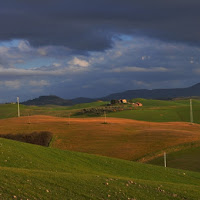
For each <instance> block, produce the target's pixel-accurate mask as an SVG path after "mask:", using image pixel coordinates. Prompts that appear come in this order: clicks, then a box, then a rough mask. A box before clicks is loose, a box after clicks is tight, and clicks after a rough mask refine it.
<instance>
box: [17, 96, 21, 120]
mask: <svg viewBox="0 0 200 200" xmlns="http://www.w3.org/2000/svg"><path fill="white" fill-rule="evenodd" d="M17 108H18V117H20V110H19V97H17Z"/></svg>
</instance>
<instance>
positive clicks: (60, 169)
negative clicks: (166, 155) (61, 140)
mask: <svg viewBox="0 0 200 200" xmlns="http://www.w3.org/2000/svg"><path fill="white" fill-rule="evenodd" d="M0 153H1V156H0V170H1V173H0V182H1V184H0V199H2V200H7V199H41V200H43V199H44V200H45V199H48V200H49V199H54V200H57V199H58V200H60V199H73V200H74V199H78V200H82V199H113V200H116V199H145V200H152V199H156V200H157V199H162V200H163V199H164V200H165V199H166V200H167V199H190V200H193V199H198V198H199V196H200V173H196V172H190V171H183V170H177V169H170V168H167V169H164V168H163V167H159V166H153V165H148V164H141V163H136V162H131V161H124V160H119V159H112V158H107V157H101V156H95V155H89V154H83V153H75V152H70V151H62V150H59V149H53V148H47V147H46V148H45V147H41V146H37V145H31V144H26V143H21V142H16V141H11V140H7V139H2V138H0Z"/></svg>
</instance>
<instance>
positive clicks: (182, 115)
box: [108, 99, 200, 123]
mask: <svg viewBox="0 0 200 200" xmlns="http://www.w3.org/2000/svg"><path fill="white" fill-rule="evenodd" d="M136 101H139V102H141V103H142V104H143V107H137V108H136V109H133V110H124V111H121V112H112V113H109V114H108V117H118V118H127V119H135V120H142V121H151V122H171V121H180V122H189V121H190V102H189V100H177V101H164V100H146V99H135V100H133V102H136ZM193 116H194V122H195V123H200V100H193Z"/></svg>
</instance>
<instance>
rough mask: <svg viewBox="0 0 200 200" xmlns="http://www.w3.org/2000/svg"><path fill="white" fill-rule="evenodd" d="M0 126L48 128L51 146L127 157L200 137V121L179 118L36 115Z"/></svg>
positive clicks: (25, 130) (13, 130)
mask: <svg viewBox="0 0 200 200" xmlns="http://www.w3.org/2000/svg"><path fill="white" fill-rule="evenodd" d="M69 123H70V124H69ZM11 124H12V126H11ZM0 127H1V129H0V134H30V133H32V132H33V131H37V132H40V131H49V132H51V133H53V138H54V139H53V142H52V143H51V147H54V148H60V149H63V150H72V151H79V152H85V153H91V154H98V155H104V156H109V157H115V158H121V159H126V160H135V159H138V158H140V157H143V156H145V155H146V154H147V153H152V152H156V151H159V150H162V149H163V148H168V147H171V146H176V145H178V144H182V143H188V142H192V141H198V140H200V131H199V130H200V125H199V124H194V125H191V124H189V123H182V122H168V123H155V122H144V121H136V120H130V119H119V118H107V124H104V118H73V119H70V120H69V119H68V118H67V119H66V118H59V117H51V116H42V115H35V116H30V117H20V118H10V119H2V120H0Z"/></svg>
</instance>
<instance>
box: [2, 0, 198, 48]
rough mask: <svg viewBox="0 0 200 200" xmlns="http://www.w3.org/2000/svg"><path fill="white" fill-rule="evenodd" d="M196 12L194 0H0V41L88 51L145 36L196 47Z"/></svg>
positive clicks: (196, 6) (196, 7)
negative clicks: (121, 39) (117, 39)
mask: <svg viewBox="0 0 200 200" xmlns="http://www.w3.org/2000/svg"><path fill="white" fill-rule="evenodd" d="M199 8H200V2H199V1H197V0H190V1H189V0H182V1H180V0H169V1H166V0H154V1H149V0H140V1H138V0H137V1H136V0H84V1H83V0H73V1H72V0H67V1H66V0H54V1H53V0H48V1H47V0H28V1H27V0H6V1H5V0H0V40H9V39H13V38H18V39H27V40H28V41H29V42H30V43H31V45H34V46H42V45H64V46H67V47H69V48H72V49H76V50H84V51H87V50H105V49H107V48H110V47H111V46H112V38H113V36H117V35H120V34H130V35H131V34H140V35H141V34H143V35H147V36H151V37H157V38H160V39H163V40H173V41H180V42H187V43H191V44H196V45H199V44H200V35H199V32H200V26H199V20H200V12H199Z"/></svg>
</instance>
